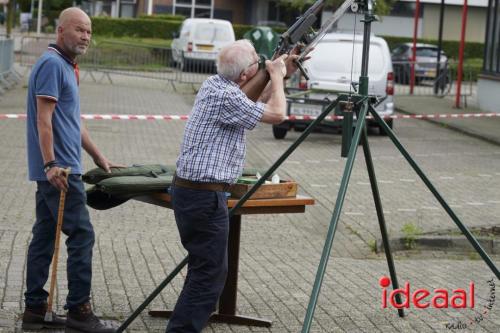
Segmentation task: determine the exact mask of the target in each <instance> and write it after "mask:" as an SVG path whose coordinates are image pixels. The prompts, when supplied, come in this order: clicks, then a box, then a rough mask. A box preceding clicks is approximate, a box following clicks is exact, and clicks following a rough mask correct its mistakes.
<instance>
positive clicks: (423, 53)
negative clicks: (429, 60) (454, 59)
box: [417, 47, 438, 58]
mask: <svg viewBox="0 0 500 333" xmlns="http://www.w3.org/2000/svg"><path fill="white" fill-rule="evenodd" d="M437 55H438V50H437V49H436V48H431V47H417V57H434V58H435V57H437Z"/></svg>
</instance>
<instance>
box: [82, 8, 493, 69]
mask: <svg viewBox="0 0 500 333" xmlns="http://www.w3.org/2000/svg"><path fill="white" fill-rule="evenodd" d="M180 17H181V16H180V15H168V14H164V15H152V16H141V17H140V18H130V19H127V18H120V19H116V18H109V17H93V18H92V24H93V32H94V34H96V35H101V36H116V37H121V36H130V37H144V38H164V39H169V38H171V36H172V32H177V31H178V30H179V27H180V25H181V22H182V20H181V19H180ZM252 28H253V26H251V25H244V24H233V29H234V33H235V35H236V39H241V38H243V35H244V34H245V32H247V31H248V30H250V29H252ZM275 31H276V32H278V33H282V32H283V31H284V29H283V28H281V29H279V28H276V29H275ZM382 37H383V38H384V39H385V40H386V41H387V43H388V44H389V48H390V49H393V48H394V47H395V46H396V45H397V44H400V43H410V42H412V38H410V37H392V36H382ZM418 42H419V43H427V44H435V45H437V41H436V40H433V39H419V40H418ZM442 45H443V50H444V52H445V53H446V55H447V56H448V57H449V58H452V59H458V49H459V42H458V41H443V44H442ZM483 50H484V44H483V43H476V42H468V43H466V44H465V51H464V58H465V59H472V58H483Z"/></svg>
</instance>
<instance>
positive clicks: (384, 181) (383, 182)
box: [378, 180, 394, 184]
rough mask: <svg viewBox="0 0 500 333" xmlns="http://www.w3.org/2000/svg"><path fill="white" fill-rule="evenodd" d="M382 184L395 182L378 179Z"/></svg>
mask: <svg viewBox="0 0 500 333" xmlns="http://www.w3.org/2000/svg"><path fill="white" fill-rule="evenodd" d="M378 182H379V183H380V184H394V182H393V181H392V180H379V181H378Z"/></svg>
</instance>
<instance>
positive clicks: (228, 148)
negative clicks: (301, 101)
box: [176, 75, 264, 184]
mask: <svg viewBox="0 0 500 333" xmlns="http://www.w3.org/2000/svg"><path fill="white" fill-rule="evenodd" d="M263 113H264V104H263V103H261V102H257V103H255V102H253V101H251V100H250V99H248V97H247V96H246V95H245V94H244V93H243V91H241V89H240V87H239V86H238V84H236V83H235V82H233V81H231V80H227V79H225V78H223V77H221V76H219V75H214V76H211V77H209V78H208V79H207V80H206V81H205V82H204V83H203V85H202V86H201V88H200V91H199V92H198V95H197V96H196V101H195V103H194V106H193V109H192V111H191V114H190V115H189V120H188V122H187V124H186V128H185V131H184V139H183V141H182V145H181V152H180V155H179V158H178V159H177V171H176V172H177V175H178V176H179V177H180V178H184V179H189V180H191V181H198V182H214V183H229V184H232V183H235V182H236V180H237V179H238V177H239V176H240V175H241V172H242V171H243V165H244V163H245V154H246V145H245V130H251V129H253V128H255V126H256V125H257V123H258V122H259V121H260V119H261V118H262V114H263Z"/></svg>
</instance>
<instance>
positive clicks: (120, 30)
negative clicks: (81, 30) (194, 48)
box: [92, 17, 181, 39]
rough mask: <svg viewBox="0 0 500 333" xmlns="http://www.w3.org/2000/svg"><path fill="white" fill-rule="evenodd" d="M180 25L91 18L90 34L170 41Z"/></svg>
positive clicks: (138, 20)
mask: <svg viewBox="0 0 500 333" xmlns="http://www.w3.org/2000/svg"><path fill="white" fill-rule="evenodd" d="M180 25H181V21H168V20H158V19H157V20H155V19H136V18H120V19H115V18H109V17H92V32H93V33H94V34H95V35H99V36H113V37H122V36H129V37H143V38H164V39H170V38H172V33H173V32H176V31H178V30H179V27H180Z"/></svg>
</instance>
